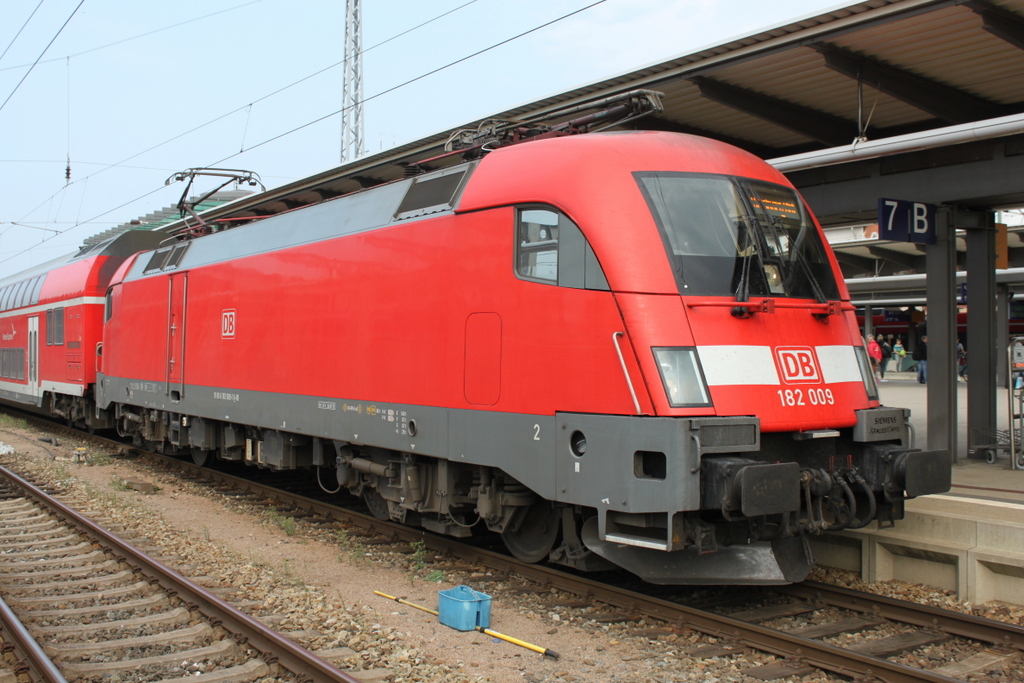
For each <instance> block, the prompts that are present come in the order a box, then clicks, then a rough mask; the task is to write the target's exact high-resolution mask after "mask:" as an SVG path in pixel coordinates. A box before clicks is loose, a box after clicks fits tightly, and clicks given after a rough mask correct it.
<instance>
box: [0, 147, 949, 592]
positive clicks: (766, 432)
mask: <svg viewBox="0 0 1024 683" xmlns="http://www.w3.org/2000/svg"><path fill="white" fill-rule="evenodd" d="M538 137H540V138H545V137H546V138H547V139H538V140H534V141H530V142H528V143H526V144H512V145H509V146H504V147H499V148H497V149H494V151H490V152H489V153H486V155H483V154H484V151H485V149H490V148H492V147H493V145H490V144H488V145H486V146H477V147H476V148H474V149H475V150H476V151H477V153H478V155H482V156H479V158H476V159H472V160H470V161H468V162H466V163H462V164H460V165H456V166H452V167H449V168H446V169H444V170H441V171H436V172H430V173H425V174H422V175H419V176H416V177H413V178H408V179H405V180H401V181H396V182H393V183H389V184H385V185H380V186H377V187H374V188H371V189H366V190H363V191H360V192H356V193H353V194H349V195H346V196H343V197H339V198H337V199H333V200H329V201H324V202H321V203H318V204H315V205H312V206H309V207H306V208H302V209H297V210H293V211H290V212H286V213H282V214H278V215H276V216H273V217H270V218H265V219H262V220H258V221H253V222H251V223H248V224H246V225H244V226H242V227H238V228H235V229H231V230H224V231H222V232H217V233H214V234H209V235H206V236H203V237H199V238H196V239H182V240H181V241H176V242H173V243H170V244H167V245H166V246H162V247H160V248H157V249H155V250H153V251H148V252H146V253H141V254H139V255H138V256H137V257H136V258H132V259H128V260H126V261H124V263H123V264H122V265H121V267H120V268H119V269H118V271H117V273H116V274H115V275H114V276H113V277H112V278H111V279H110V286H109V289H107V291H106V292H105V294H106V309H105V313H104V316H105V322H104V324H103V342H102V346H101V347H100V348H98V349H97V356H96V359H95V361H96V363H97V364H98V366H99V370H100V371H99V372H98V373H97V374H96V384H95V387H94V390H95V396H96V407H95V412H94V415H93V417H92V418H91V420H92V421H91V422H90V423H89V424H91V425H102V424H106V423H110V424H113V425H114V426H116V428H117V429H118V431H119V433H121V434H122V435H124V436H130V437H132V438H134V439H135V440H137V441H139V442H140V443H146V444H148V445H150V446H153V447H156V448H159V449H163V450H164V451H168V452H176V453H180V452H189V451H191V453H192V456H193V457H194V458H195V460H196V461H197V462H200V463H203V462H206V461H207V460H208V459H210V458H218V459H223V460H235V461H243V462H245V463H248V464H252V465H256V466H260V467H266V468H272V469H277V470H286V469H295V468H310V467H312V468H316V469H317V476H318V478H320V479H321V485H322V486H325V488H327V489H334V488H335V487H337V488H344V489H347V490H348V491H350V492H352V493H355V494H357V495H361V496H362V497H363V498H364V499H365V501H366V503H367V505H368V507H369V508H370V510H371V511H372V512H373V513H374V514H375V515H377V516H378V517H381V518H389V519H393V520H397V521H402V522H405V523H408V524H416V525H420V526H422V527H424V528H426V529H430V530H433V531H436V532H440V533H446V534H452V535H457V536H466V535H469V534H470V533H472V530H473V529H474V528H487V529H489V530H491V531H494V532H497V533H499V534H501V536H502V538H503V539H504V541H505V543H506V545H507V547H508V548H509V549H510V551H511V552H512V553H513V554H515V555H516V556H518V557H520V558H523V559H526V560H529V561H540V560H550V561H553V562H557V563H561V564H565V565H569V566H573V567H576V568H579V569H584V570H595V569H605V568H609V567H612V566H619V567H624V568H626V569H628V570H629V571H631V572H633V573H635V574H637V575H639V576H641V577H643V578H644V579H646V580H648V581H652V582H656V583H679V584H699V583H781V582H791V581H799V580H801V579H803V577H804V576H805V575H806V573H807V571H808V570H809V568H810V566H811V563H812V560H811V555H810V552H809V549H808V546H807V540H806V539H807V537H808V535H809V534H815V533H821V532H824V531H828V530H837V529H842V528H855V527H862V526H865V525H866V524H868V523H869V522H871V521H872V520H875V519H877V520H880V521H886V522H888V521H891V520H894V519H898V518H901V517H902V515H903V501H904V499H905V498H906V497H908V496H915V495H920V494H925V493H930V492H938V491H944V490H947V489H948V487H949V476H950V467H949V458H948V454H947V453H944V452H922V451H919V450H915V449H913V448H911V447H910V446H911V444H910V436H909V431H908V427H907V417H908V412H907V411H904V410H903V409H899V408H887V407H882V406H880V405H879V402H878V394H877V390H876V388H875V385H874V383H873V379H872V374H871V371H870V368H869V365H868V362H867V357H866V354H865V352H864V348H863V345H862V342H861V340H860V337H859V335H858V330H857V325H856V321H855V319H854V317H853V308H852V306H851V305H850V304H849V295H848V293H847V291H846V288H845V286H844V285H843V282H842V280H841V278H840V276H839V269H838V267H837V265H836V262H835V259H834V257H833V255H832V254H831V252H830V251H829V249H828V247H827V244H826V243H825V241H824V239H823V237H822V233H821V230H820V227H819V226H818V225H817V224H816V222H815V221H814V219H813V217H812V216H811V214H810V212H809V211H808V209H807V208H806V207H805V206H804V204H803V201H802V200H801V198H800V197H799V195H798V194H797V193H796V192H795V190H794V189H793V188H792V186H791V185H790V184H789V183H788V181H787V180H786V179H785V177H784V176H783V175H781V174H780V173H778V172H777V171H775V170H774V169H772V168H771V167H770V166H768V165H767V164H765V163H764V162H763V161H761V160H759V159H757V158H755V157H753V156H751V155H749V154H747V153H745V152H742V151H740V150H738V149H736V148H733V147H730V146H728V145H725V144H722V143H719V142H715V141H712V140H707V139H702V138H698V137H693V136H688V135H681V134H672V133H658V132H623V133H600V134H589V135H579V136H573V135H568V136H555V135H548V136H545V135H539V136H538ZM88 343H89V340H88V339H86V338H84V337H83V344H85V345H86V346H87V345H88ZM83 348H84V347H83ZM90 379H91V377H90V376H86V375H83V379H82V380H81V381H82V383H83V395H87V393H88V391H89V381H90ZM65 393H67V392H65ZM5 395H6V394H5ZM67 395H74V394H73V392H72V393H69V394H67ZM62 401H64V399H59V400H57V401H56V402H55V403H54V405H56V406H63V405H65V404H64V403H63V402H62ZM325 470H326V471H327V474H324V471H325ZM324 477H326V479H327V481H324Z"/></svg>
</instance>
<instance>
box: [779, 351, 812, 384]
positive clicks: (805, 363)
mask: <svg viewBox="0 0 1024 683" xmlns="http://www.w3.org/2000/svg"><path fill="white" fill-rule="evenodd" d="M775 358H776V359H777V361H778V363H779V370H781V371H782V381H783V382H785V383H786V384H809V383H818V382H820V381H821V372H819V371H818V361H817V360H815V358H814V351H813V350H812V349H811V348H810V347H809V346H779V347H777V348H776V349H775Z"/></svg>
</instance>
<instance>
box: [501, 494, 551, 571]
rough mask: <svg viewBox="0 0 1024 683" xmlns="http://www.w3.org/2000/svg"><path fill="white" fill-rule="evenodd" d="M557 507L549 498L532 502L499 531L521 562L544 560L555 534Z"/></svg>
mask: <svg viewBox="0 0 1024 683" xmlns="http://www.w3.org/2000/svg"><path fill="white" fill-rule="evenodd" d="M558 529H559V525H558V510H556V509H555V506H554V505H552V504H551V503H550V502H548V501H546V500H545V501H541V502H539V503H534V504H533V505H531V506H530V507H528V508H526V510H525V511H523V512H521V513H519V514H518V515H516V519H515V520H513V522H512V523H511V524H509V525H508V526H507V527H505V530H504V531H503V532H501V540H502V541H504V542H505V547H506V548H508V551H509V552H510V553H512V554H513V555H515V556H516V558H517V559H519V560H522V561H523V562H531V563H532V562H540V561H541V560H544V559H547V557H548V554H549V553H550V552H551V549H552V548H554V547H555V539H556V538H557V537H558Z"/></svg>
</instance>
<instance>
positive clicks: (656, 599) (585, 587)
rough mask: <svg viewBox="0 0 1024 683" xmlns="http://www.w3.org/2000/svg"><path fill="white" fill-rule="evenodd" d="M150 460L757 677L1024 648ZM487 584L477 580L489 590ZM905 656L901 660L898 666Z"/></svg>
mask: <svg viewBox="0 0 1024 683" xmlns="http://www.w3.org/2000/svg"><path fill="white" fill-rule="evenodd" d="M77 436H78V437H79V438H85V436H84V435H81V434H78V435H77ZM90 438H95V437H90ZM147 455H148V456H149V457H152V458H155V459H157V460H158V461H159V462H160V463H162V465H163V466H164V467H167V468H170V469H173V470H177V471H179V472H181V473H182V474H183V475H184V476H186V477H189V478H193V479H202V480H205V481H207V482H208V483H209V484H210V485H211V486H213V487H214V488H217V489H218V490H220V491H221V492H223V493H226V494H227V495H230V496H232V497H244V498H246V499H249V500H262V501H266V502H268V503H271V504H273V505H275V506H276V507H277V508H278V509H286V510H291V511H292V513H293V514H295V515H297V516H314V517H315V518H317V519H321V520H334V521H337V522H340V523H341V524H343V525H345V526H346V527H347V528H351V529H353V530H355V531H356V533H359V534H362V535H364V536H368V535H370V534H373V535H374V536H375V538H376V543H375V545H377V546H378V548H380V547H384V546H387V545H389V544H391V545H394V546H396V547H397V546H403V547H407V546H408V544H410V543H413V542H417V541H423V542H424V543H425V544H426V547H427V548H429V549H430V550H432V551H434V552H435V553H437V555H436V556H435V557H434V558H431V559H432V560H433V561H435V562H437V563H439V566H446V567H448V568H449V570H451V571H454V570H458V569H460V568H461V569H466V568H468V567H476V568H481V569H486V570H488V571H489V572H490V573H491V574H492V575H493V576H494V577H495V580H496V581H499V580H502V579H504V578H507V577H509V576H511V575H518V576H521V577H523V578H524V579H526V580H528V581H531V582H533V584H534V585H536V586H539V587H540V588H542V589H545V590H546V589H552V588H553V589H557V590H558V591H563V592H565V593H569V594H572V595H575V596H577V598H578V600H577V601H576V604H577V605H579V606H582V605H589V604H599V605H603V606H605V608H606V610H611V613H610V614H608V613H605V614H604V615H603V616H602V617H601V619H600V620H601V621H602V622H605V623H607V622H614V621H621V622H631V621H638V620H640V619H644V620H646V621H647V622H648V623H650V622H660V624H661V625H662V627H663V628H662V629H661V630H662V631H665V632H676V633H685V632H688V631H691V630H695V631H698V632H700V633H703V634H705V635H707V636H711V637H712V639H714V640H716V641H717V642H716V643H713V644H706V645H701V646H699V647H696V648H691V649H690V650H689V651H688V652H686V653H685V654H686V655H688V656H690V657H709V658H710V657H729V656H735V655H741V654H742V653H744V652H746V651H749V650H758V651H762V652H768V653H772V654H774V655H776V656H777V657H778V659H777V661H775V662H774V663H772V664H769V665H765V666H762V667H751V668H747V669H744V670H743V673H745V674H747V675H749V676H751V677H754V678H758V679H762V680H771V679H775V678H781V677H788V676H794V675H805V674H809V673H812V672H814V671H815V670H824V671H828V672H832V673H836V674H840V675H842V676H845V677H851V678H854V679H860V678H863V679H875V680H881V681H888V682H891V683H903V682H910V681H928V682H933V683H939V682H948V681H955V680H963V679H964V678H969V677H970V676H972V675H974V676H977V675H979V674H980V675H983V674H984V673H985V672H987V671H992V670H998V669H1001V668H1005V667H1008V666H1012V663H1013V662H1014V661H1017V660H1018V658H1019V657H1020V653H1021V651H1024V628H1021V627H1019V626H1015V625H1012V624H1007V623H1004V622H999V621H994V620H989V619H984V618H980V617H975V616H972V615H966V614H961V613H958V612H952V611H946V610H940V609H937V608H934V607H929V606H923V605H916V604H913V603H910V602H905V601H899V600H893V599H890V598H884V597H881V596H876V595H872V594H869V593H860V592H856V591H851V590H847V589H839V588H835V587H832V586H826V585H821V584H811V583H804V584H798V585H793V586H783V587H775V588H772V589H766V590H759V591H757V592H756V593H755V594H753V595H744V597H743V598H741V599H740V598H736V599H725V600H721V601H719V604H717V605H702V606H694V605H687V604H683V601H684V600H685V591H674V590H671V589H667V590H666V589H664V588H662V589H659V588H658V587H650V588H647V589H644V590H629V589H626V588H622V587H617V586H612V585H607V584H605V583H601V582H598V581H594V580H592V579H589V578H582V577H579V576H574V575H571V574H568V573H565V572H562V571H559V570H555V569H551V568H548V567H544V566H539V565H524V564H522V563H520V562H518V561H517V560H515V559H514V558H511V557H508V556H506V555H503V554H501V553H496V552H491V551H488V550H485V549H481V548H478V547H472V546H466V545H465V544H463V543H459V542H457V541H455V540H453V539H449V538H445V537H440V536H433V535H429V534H424V533H423V532H422V531H421V530H416V529H411V528H408V527H404V526H400V525H395V524H392V523H390V522H384V521H380V520H377V519H375V518H373V517H371V516H368V515H363V514H360V513H357V512H353V511H350V510H346V509H343V508H339V507H337V506H335V505H332V504H330V503H328V502H324V501H321V500H316V499H314V498H310V497H307V496H303V495H300V494H296V493H289V492H287V491H283V490H280V489H279V488H275V487H271V486H268V485H266V484H262V483H258V482H255V481H251V480H247V479H243V478H240V477H236V476H233V475H230V474H227V473H224V472H219V471H215V470H210V469H207V468H199V467H196V466H195V465H193V464H192V463H189V462H185V461H182V460H179V459H176V458H170V457H167V456H163V455H159V454H147ZM488 581H489V580H488V579H479V580H476V583H477V584H478V585H479V587H480V589H481V590H484V591H487V590H488V587H487V583H488ZM537 592H538V593H539V592H540V591H537ZM954 639H955V640H956V642H958V643H960V646H959V648H958V651H959V652H963V653H967V654H966V656H963V657H962V658H959V659H958V660H957V661H955V662H935V666H934V667H930V668H920V667H917V666H910V665H908V664H906V663H901V661H900V659H899V657H901V656H902V655H904V653H911V654H912V653H913V652H914V651H915V650H918V649H921V648H928V647H933V646H936V645H938V644H941V643H943V642H946V641H951V640H954ZM911 658H912V657H911ZM907 659H908V658H907V657H905V656H904V658H903V660H904V661H906V660H907Z"/></svg>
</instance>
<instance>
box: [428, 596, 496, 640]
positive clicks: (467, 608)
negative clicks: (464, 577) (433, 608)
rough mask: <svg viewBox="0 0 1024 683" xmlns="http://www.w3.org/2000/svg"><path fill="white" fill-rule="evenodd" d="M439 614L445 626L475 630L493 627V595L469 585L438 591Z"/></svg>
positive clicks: (461, 629) (462, 629) (460, 629)
mask: <svg viewBox="0 0 1024 683" xmlns="http://www.w3.org/2000/svg"><path fill="white" fill-rule="evenodd" d="M437 616H438V619H440V620H441V623H442V624H444V625H445V626H450V627H451V628H454V629H458V630H459V631H473V630H475V629H476V627H477V626H481V627H483V628H490V627H491V596H490V595H487V594H486V593H481V592H480V591H475V590H473V589H472V588H470V587H469V586H456V587H455V588H449V589H448V590H446V591H438V593H437Z"/></svg>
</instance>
